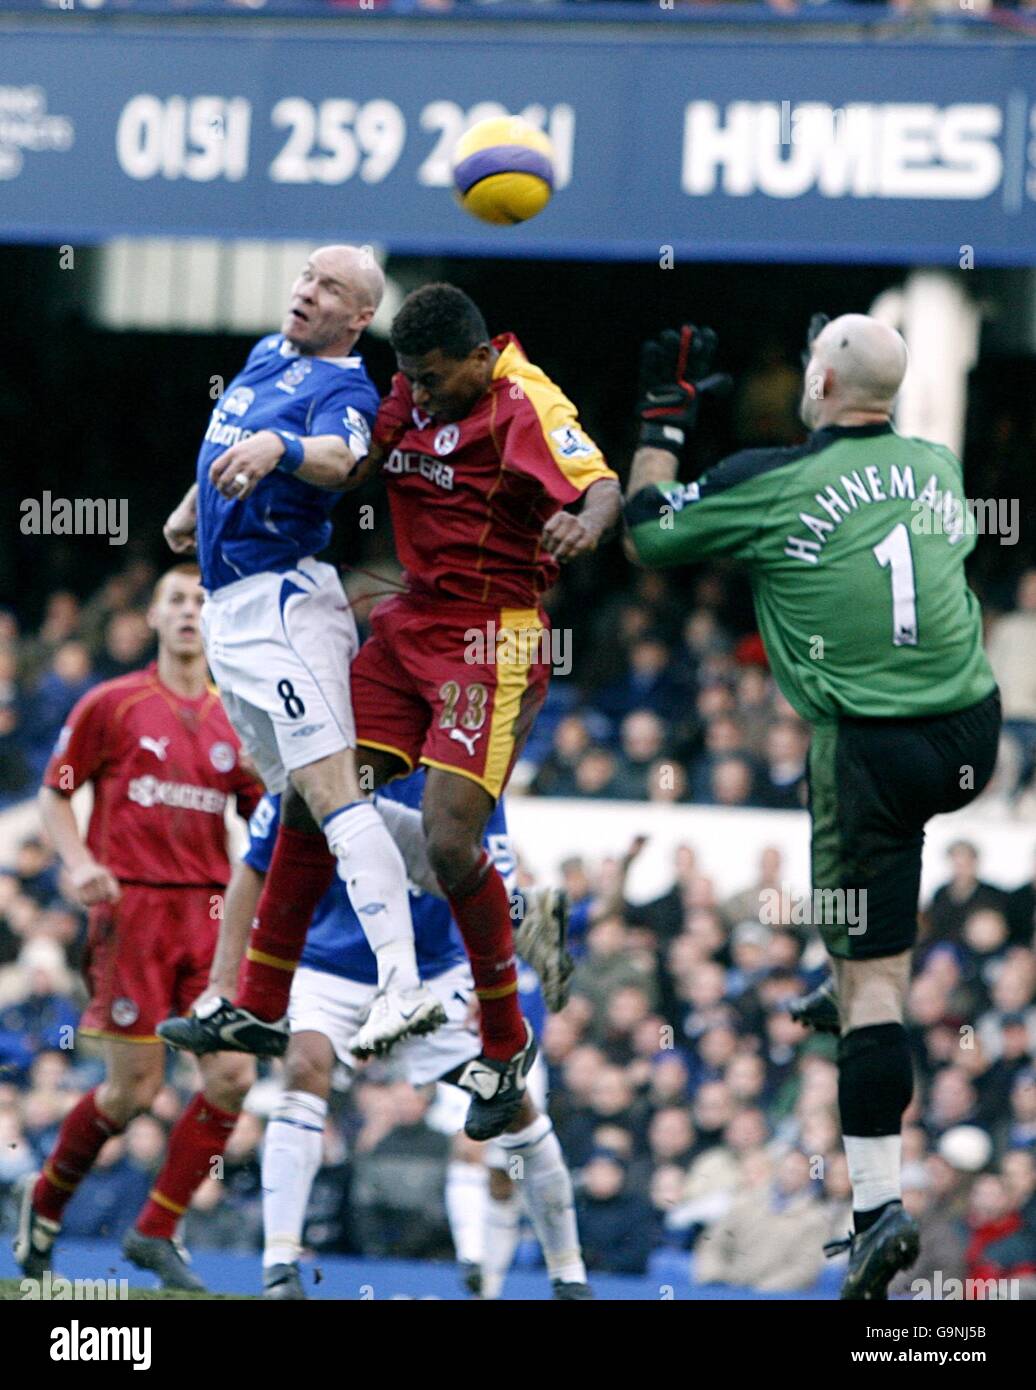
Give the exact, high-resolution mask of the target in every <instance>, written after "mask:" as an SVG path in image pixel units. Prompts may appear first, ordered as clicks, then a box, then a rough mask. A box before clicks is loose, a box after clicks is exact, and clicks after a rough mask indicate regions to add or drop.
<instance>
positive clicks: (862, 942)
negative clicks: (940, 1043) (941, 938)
mask: <svg viewBox="0 0 1036 1390" xmlns="http://www.w3.org/2000/svg"><path fill="white" fill-rule="evenodd" d="M1000 720H1001V716H1000V692H999V691H998V690H995V689H994V690H993V692H992V694H990V695H988V696H987V697H986V698H985V699H984V700H981V701H980V702H979V703H978V704H977V705H971V706H970V707H969V708H968V709H962V710H956V711H954V713H952V714H939V715H930V716H928V717H926V718H923V719H854V718H841V719H838V720H835V721H833V722H831V723H829V724H819V725H817V727H816V729H815V730H814V734H813V742H812V745H811V746H810V752H809V791H810V795H809V809H810V814H811V816H812V820H813V838H812V861H813V868H812V877H813V904H812V906H813V915H812V920H813V921H814V922H815V923H816V924H817V925H818V926H819V928H820V932H821V935H822V936H823V938H824V944H825V945H826V946H827V949H828V951H829V952H830V953H831V955H833V956H839V957H840V958H842V959H843V960H867V959H870V958H871V957H874V956H893V955H898V954H899V953H900V952H901V951H906V950H909V949H910V948H911V947H912V946H913V945H914V942H915V940H916V937H917V908H918V897H919V895H920V891H921V849H922V846H923V845H924V828H925V823H926V822H927V821H928V820H930V819H931V817H932V816H935V815H939V814H941V813H943V812H946V811H958V810H960V808H961V807H962V806H966V805H967V804H968V802H969V801H972V800H974V798H975V797H976V796H978V794H979V792H981V791H982V789H983V788H984V787H985V785H986V783H987V782H988V781H989V779H990V777H991V776H992V774H993V767H994V765H995V763H996V754H997V744H998V742H999V738H1000Z"/></svg>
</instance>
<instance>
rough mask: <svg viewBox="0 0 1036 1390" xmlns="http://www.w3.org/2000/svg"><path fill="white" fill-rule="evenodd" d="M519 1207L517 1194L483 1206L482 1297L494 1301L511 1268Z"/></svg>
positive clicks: (516, 1243) (517, 1231) (520, 1209)
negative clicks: (484, 1212) (484, 1216)
mask: <svg viewBox="0 0 1036 1390" xmlns="http://www.w3.org/2000/svg"><path fill="white" fill-rule="evenodd" d="M521 1224H522V1208H521V1203H520V1202H519V1201H518V1194H517V1193H515V1192H513V1193H512V1194H511V1195H510V1196H509V1197H507V1198H505V1199H504V1200H503V1201H500V1200H499V1198H497V1197H490V1198H489V1200H488V1202H487V1203H486V1229H485V1242H484V1250H483V1255H482V1297H483V1298H485V1299H496V1298H499V1297H500V1290H501V1289H502V1288H503V1286H504V1279H505V1278H506V1277H507V1271H508V1270H509V1269H510V1268H511V1261H512V1260H513V1259H514V1252H515V1251H516V1250H517V1249H518V1237H519V1234H520V1232H521Z"/></svg>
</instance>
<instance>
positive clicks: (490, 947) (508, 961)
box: [447, 850, 525, 1062]
mask: <svg viewBox="0 0 1036 1390" xmlns="http://www.w3.org/2000/svg"><path fill="white" fill-rule="evenodd" d="M447 897H448V900H449V904H450V909H451V910H452V912H453V918H454V921H455V922H456V923H457V925H458V927H459V928H460V933H461V936H462V937H463V938H464V947H465V949H466V951H467V953H468V959H469V960H470V962H471V973H472V974H473V975H474V977H475V993H476V994H477V995H478V1001H479V1005H480V1009H481V1017H480V1027H481V1031H482V1052H483V1055H484V1056H486V1057H490V1058H492V1059H493V1060H494V1061H497V1062H506V1061H508V1060H509V1059H510V1058H511V1057H513V1056H514V1054H515V1053H516V1052H519V1051H520V1050H521V1049H522V1048H523V1047H524V1046H525V1022H524V1020H523V1018H522V1011H521V1009H520V1008H519V1006H518V969H517V961H516V960H515V954H514V933H513V931H512V927H511V900H510V898H509V897H508V896H507V888H506V887H505V885H504V881H503V879H502V878H501V877H500V874H499V872H498V870H497V868H496V865H495V864H494V863H493V861H492V860H491V859H490V857H489V855H488V854H487V853H486V851H485V850H483V851H482V854H481V857H480V859H479V862H478V864H477V865H476V866H475V868H474V869H472V871H471V873H470V874H469V875H468V877H467V878H466V879H464V880H463V881H462V882H461V883H459V884H457V886H456V887H455V888H454V889H452V891H450V892H448V894H447Z"/></svg>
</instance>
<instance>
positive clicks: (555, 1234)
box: [496, 1115, 586, 1284]
mask: <svg viewBox="0 0 1036 1390" xmlns="http://www.w3.org/2000/svg"><path fill="white" fill-rule="evenodd" d="M496 1142H497V1143H498V1144H499V1145H500V1146H501V1148H503V1149H504V1150H505V1151H506V1153H507V1157H508V1166H507V1171H508V1173H509V1174H510V1175H511V1176H512V1177H513V1179H514V1183H515V1187H516V1188H517V1190H518V1192H519V1194H520V1196H521V1199H522V1201H523V1202H524V1204H525V1210H526V1211H527V1212H528V1214H529V1219H530V1220H531V1222H532V1225H533V1229H534V1230H535V1232H536V1238H537V1240H538V1241H539V1243H540V1246H541V1247H542V1250H543V1258H544V1260H546V1262H547V1271H548V1273H549V1274H550V1277H551V1279H560V1280H562V1281H563V1282H564V1283H566V1284H585V1283H586V1267H585V1265H584V1264H583V1258H582V1253H581V1251H580V1248H579V1229H578V1226H577V1225H576V1207H575V1197H574V1195H573V1192H572V1179H571V1177H570V1176H569V1171H568V1167H567V1165H566V1163H565V1158H564V1155H563V1154H562V1152H561V1145H560V1143H559V1142H558V1136H557V1135H556V1134H555V1133H554V1126H553V1125H552V1124H551V1122H550V1120H549V1119H548V1118H547V1116H546V1115H537V1117H536V1119H535V1120H533V1122H532V1123H531V1124H529V1125H526V1127H525V1128H524V1129H520V1130H518V1131H517V1132H516V1133H514V1134H510V1133H507V1132H505V1133H503V1134H501V1135H498V1136H497V1140H496Z"/></svg>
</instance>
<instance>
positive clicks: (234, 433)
mask: <svg viewBox="0 0 1036 1390" xmlns="http://www.w3.org/2000/svg"><path fill="white" fill-rule="evenodd" d="M226 418H227V417H226V413H225V412H224V411H222V410H220V408H219V407H218V406H217V407H216V409H215V410H214V411H213V412H212V415H211V417H210V419H209V426H208V429H207V430H206V431H205V438H206V439H207V440H208V441H209V443H210V444H225V445H226V446H227V448H228V449H229V447H230V446H231V444H240V443H241V441H242V439H251V437H252V435H253V434H255V430H246V429H244V428H242V426H241V425H228V424H227V423H226Z"/></svg>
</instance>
